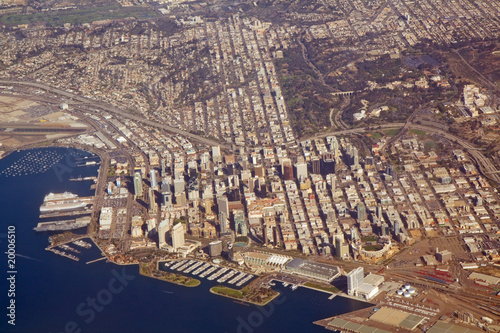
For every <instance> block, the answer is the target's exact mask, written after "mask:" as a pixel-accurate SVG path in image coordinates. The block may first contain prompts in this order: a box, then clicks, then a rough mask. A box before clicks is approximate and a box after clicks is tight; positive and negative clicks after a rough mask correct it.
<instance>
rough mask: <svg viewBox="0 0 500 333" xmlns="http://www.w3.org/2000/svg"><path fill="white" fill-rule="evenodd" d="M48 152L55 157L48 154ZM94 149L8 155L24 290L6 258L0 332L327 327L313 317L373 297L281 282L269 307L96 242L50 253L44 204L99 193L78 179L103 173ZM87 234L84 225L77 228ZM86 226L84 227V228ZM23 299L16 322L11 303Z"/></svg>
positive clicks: (4, 167) (7, 209)
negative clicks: (170, 274) (120, 260)
mask: <svg viewBox="0 0 500 333" xmlns="http://www.w3.org/2000/svg"><path fill="white" fill-rule="evenodd" d="M43 156H50V158H47V159H43ZM84 156H90V153H87V152H84V151H78V150H72V149H66V148H42V149H36V150H26V151H20V152H15V153H13V154H11V155H9V156H7V157H5V158H4V159H2V160H0V194H1V195H0V247H1V249H2V253H5V252H6V251H7V248H8V240H7V233H8V228H9V226H11V228H12V226H13V227H14V228H15V235H16V236H15V239H16V243H15V246H16V247H15V251H16V258H15V270H16V273H15V287H14V288H15V296H14V297H6V296H7V292H8V290H9V288H11V287H12V285H11V284H10V282H9V281H7V277H9V275H8V274H7V272H8V270H9V269H8V267H7V256H6V255H2V259H1V261H0V272H1V275H2V278H1V280H0V294H1V295H3V296H2V297H1V298H0V302H1V304H0V308H1V309H4V310H3V311H4V312H5V313H4V314H2V320H1V323H0V332H20V333H40V332H53V333H60V332H90V333H114V332H116V333H118V332H119V333H136V332H148V333H162V332H174V333H175V332H180V333H185V332H221V333H223V332H238V333H254V332H301V333H302V332H327V331H326V330H325V329H324V328H322V327H320V326H316V325H314V324H313V323H312V322H313V321H316V320H319V319H323V318H325V317H329V316H334V315H337V314H341V313H345V312H349V311H353V310H357V309H361V308H363V307H365V306H367V304H366V303H363V302H358V301H355V300H351V299H346V298H342V297H335V298H333V299H331V300H330V299H328V298H329V296H330V295H329V294H326V293H322V292H317V291H314V290H310V289H306V288H298V289H296V290H291V289H290V287H288V288H285V287H283V286H282V285H281V284H280V283H276V286H275V287H273V288H274V289H276V290H278V291H280V293H281V295H280V297H278V298H277V299H276V300H275V301H273V302H272V303H270V304H268V305H267V306H265V307H258V306H255V305H248V304H240V303H237V302H235V301H233V300H231V299H228V298H225V297H221V296H217V295H214V294H212V293H210V291H209V289H210V287H212V286H213V285H216V284H217V282H216V281H208V280H206V279H203V280H202V284H201V285H200V286H198V287H195V288H187V287H181V286H177V285H174V284H170V283H167V282H163V281H159V280H155V279H150V278H146V277H143V276H141V275H139V273H138V267H137V266H136V265H132V266H117V265H114V264H110V263H106V261H105V260H101V261H96V262H94V263H91V264H88V265H87V264H86V262H88V261H91V260H94V259H97V258H99V257H101V255H100V253H99V250H98V249H97V248H96V246H95V245H93V246H92V247H91V248H90V249H85V248H82V247H78V246H77V245H73V244H69V245H71V247H73V248H75V249H78V250H79V251H80V253H78V254H77V256H78V257H79V258H80V260H79V261H74V260H71V259H68V258H65V257H62V256H59V255H56V254H54V253H52V252H49V251H46V250H45V248H46V247H47V245H49V244H48V236H50V235H51V234H53V233H50V232H41V233H37V232H36V231H34V230H33V228H34V227H35V226H36V224H37V222H38V218H39V207H40V205H41V204H42V201H43V198H44V196H45V195H46V194H48V193H49V192H54V193H61V192H64V191H69V192H72V193H75V194H78V195H80V196H91V195H93V191H91V190H90V186H91V185H92V184H93V182H92V181H70V180H69V179H70V178H77V177H80V176H81V177H89V176H96V175H97V169H98V166H96V165H94V166H78V165H81V163H76V162H78V161H80V159H81V158H82V157H84ZM77 232H78V231H77ZM79 232H83V231H82V230H80V231H79ZM11 299H14V301H15V321H14V323H15V325H11V324H9V322H8V320H9V317H7V316H6V314H7V313H8V311H9V310H8V309H7V307H8V306H9V304H10V303H9V302H10V301H11Z"/></svg>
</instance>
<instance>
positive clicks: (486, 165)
mask: <svg viewBox="0 0 500 333" xmlns="http://www.w3.org/2000/svg"><path fill="white" fill-rule="evenodd" d="M403 126H405V127H406V128H408V129H416V130H422V131H425V132H427V133H430V134H435V135H439V136H442V137H444V138H445V139H447V140H449V141H452V142H456V143H457V144H459V145H461V146H462V148H463V149H465V150H467V151H468V152H469V154H470V155H471V156H472V158H473V159H474V160H475V161H476V163H477V164H478V166H479V169H480V170H481V171H482V172H483V174H484V175H485V176H486V177H488V178H489V179H491V180H493V181H495V182H496V183H498V184H500V175H499V174H498V173H499V170H497V168H496V167H495V165H494V164H493V162H492V161H491V160H490V159H489V158H487V157H486V156H484V155H483V154H482V153H481V152H480V151H479V150H478V148H477V147H475V146H474V145H472V144H471V143H470V142H468V141H466V140H464V139H461V138H459V137H457V136H454V135H453V134H450V133H448V132H445V131H443V130H440V129H437V128H434V127H429V126H425V125H418V124H413V123H392V124H383V125H381V126H379V127H380V128H398V127H403ZM376 128H378V126H377V127H376ZM373 130H374V129H372V128H366V127H360V128H353V129H349V130H342V131H335V132H328V133H322V134H318V135H316V136H314V137H313V138H312V139H316V138H324V137H327V136H330V135H348V134H362V133H365V132H370V131H373Z"/></svg>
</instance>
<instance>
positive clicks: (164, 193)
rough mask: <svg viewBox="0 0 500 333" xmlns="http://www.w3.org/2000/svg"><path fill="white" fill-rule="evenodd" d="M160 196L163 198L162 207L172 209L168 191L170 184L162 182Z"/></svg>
mask: <svg viewBox="0 0 500 333" xmlns="http://www.w3.org/2000/svg"><path fill="white" fill-rule="evenodd" d="M161 195H162V196H163V205H164V206H165V207H166V208H170V207H172V206H173V202H172V191H171V190H170V183H168V182H164V183H163V184H162V185H161Z"/></svg>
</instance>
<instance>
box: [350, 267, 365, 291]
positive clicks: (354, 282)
mask: <svg viewBox="0 0 500 333" xmlns="http://www.w3.org/2000/svg"><path fill="white" fill-rule="evenodd" d="M364 278H365V273H364V270H363V267H358V268H356V269H353V270H352V271H350V272H349V274H347V294H349V295H351V296H352V295H355V294H356V291H357V289H358V287H359V286H360V285H361V284H362V283H363V279H364Z"/></svg>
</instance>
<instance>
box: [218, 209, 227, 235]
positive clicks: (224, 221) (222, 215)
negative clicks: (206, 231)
mask: <svg viewBox="0 0 500 333" xmlns="http://www.w3.org/2000/svg"><path fill="white" fill-rule="evenodd" d="M219 224H220V234H221V235H224V234H226V233H227V216H226V214H225V213H224V212H219Z"/></svg>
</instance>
